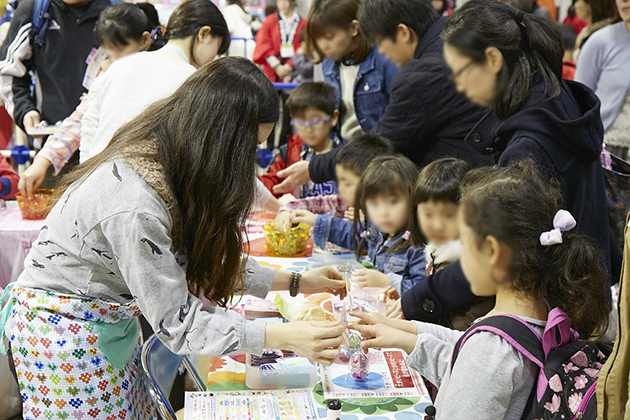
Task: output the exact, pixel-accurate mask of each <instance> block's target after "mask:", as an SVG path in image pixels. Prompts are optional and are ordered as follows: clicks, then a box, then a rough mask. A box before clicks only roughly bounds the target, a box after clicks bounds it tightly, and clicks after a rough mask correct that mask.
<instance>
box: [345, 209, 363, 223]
mask: <svg viewBox="0 0 630 420" xmlns="http://www.w3.org/2000/svg"><path fill="white" fill-rule="evenodd" d="M343 218H344V219H346V220H350V221H351V222H354V207H349V208H348V210H346V211H345V213H344V214H343ZM359 220H360V221H362V222H364V221H365V217H364V216H363V212H362V211H361V210H359Z"/></svg>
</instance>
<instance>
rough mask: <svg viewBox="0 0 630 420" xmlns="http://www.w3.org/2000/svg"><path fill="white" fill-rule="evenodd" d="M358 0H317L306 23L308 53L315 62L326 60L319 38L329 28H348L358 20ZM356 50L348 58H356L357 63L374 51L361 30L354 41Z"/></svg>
mask: <svg viewBox="0 0 630 420" xmlns="http://www.w3.org/2000/svg"><path fill="white" fill-rule="evenodd" d="M359 7H360V4H359V1H358V0H315V1H313V5H312V6H311V10H310V12H309V13H308V19H307V23H306V38H305V41H306V47H305V50H306V54H307V55H308V56H309V58H311V59H315V63H316V64H319V63H321V62H322V61H324V58H325V57H324V53H322V50H321V49H320V48H319V47H318V46H317V41H316V39H317V38H320V37H322V36H324V35H325V32H326V30H327V29H328V28H340V29H344V30H348V29H349V28H350V25H352V22H353V21H355V20H357V12H358V11H359ZM353 44H354V50H353V51H352V52H351V53H350V54H349V55H348V56H347V57H344V58H346V59H350V60H354V61H356V62H357V63H361V62H363V61H365V59H366V58H367V57H368V56H369V55H370V53H371V52H372V48H373V46H372V44H371V43H370V41H369V40H368V39H367V37H366V36H365V35H364V34H363V33H362V32H361V31H359V33H358V34H357V36H356V37H355V38H354V41H353Z"/></svg>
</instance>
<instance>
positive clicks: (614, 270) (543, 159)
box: [402, 75, 621, 322]
mask: <svg viewBox="0 0 630 420" xmlns="http://www.w3.org/2000/svg"><path fill="white" fill-rule="evenodd" d="M543 90H544V88H543V85H542V83H541V78H540V77H539V76H538V75H535V76H534V78H533V82H532V89H531V93H530V95H529V97H528V98H527V99H526V100H525V101H524V103H523V104H522V105H521V107H520V109H519V111H517V112H516V113H515V114H514V115H512V116H511V117H509V118H507V119H506V120H504V121H501V120H499V119H498V118H496V116H495V114H494V112H492V111H490V112H488V113H487V114H486V115H485V116H484V118H483V119H482V120H481V121H480V122H479V123H478V124H477V125H476V126H475V128H474V129H473V130H472V131H471V133H470V134H469V135H468V136H467V138H466V142H467V143H468V144H469V145H470V146H471V147H473V148H474V149H475V150H477V151H479V152H483V153H487V154H491V155H493V156H494V158H495V161H496V162H497V163H498V164H499V165H501V166H507V165H509V164H510V163H512V162H515V161H518V160H520V159H523V158H526V157H532V158H533V159H534V160H535V161H536V162H537V163H538V164H539V165H540V167H541V169H543V171H545V172H546V173H548V174H549V175H550V176H554V177H555V178H557V179H558V180H559V181H560V185H561V188H562V194H563V197H564V208H565V209H567V210H569V211H570V212H571V214H573V216H574V217H575V219H576V220H577V226H576V231H577V232H579V233H581V234H583V235H585V236H587V237H589V238H591V240H592V242H593V244H594V245H596V246H597V248H599V250H600V251H601V253H602V256H603V261H602V264H604V266H605V268H606V270H607V273H609V276H610V280H611V283H616V282H617V281H618V279H619V273H620V269H621V251H620V250H619V247H618V246H617V245H616V243H615V242H614V240H613V238H612V235H611V233H610V227H609V222H608V209H607V204H606V190H605V185H604V173H603V169H602V167H601V164H600V161H599V156H600V152H601V150H602V141H603V137H604V128H603V125H602V120H601V117H600V113H599V109H600V102H599V99H597V97H596V96H595V94H594V93H593V92H592V91H591V90H590V89H588V88H587V87H585V86H584V85H581V84H579V83H576V82H570V81H563V82H562V92H561V94H560V96H559V97H557V98H555V99H552V100H541V99H540V97H541V94H542V92H543ZM474 299H475V297H474V295H473V294H472V293H471V292H470V286H469V284H468V282H467V281H466V278H465V277H464V274H463V272H462V270H461V267H460V266H459V264H456V265H455V266H451V267H448V268H446V269H444V270H442V271H440V272H438V273H437V274H435V275H434V276H431V277H430V278H428V279H427V281H425V282H422V283H421V284H419V285H417V286H415V287H414V288H413V289H411V290H409V291H408V292H407V293H405V294H404V295H403V297H402V309H403V313H404V315H405V318H407V319H416V320H423V321H430V322H438V321H439V319H440V318H441V317H442V316H444V315H447V314H448V313H449V312H451V311H453V310H457V309H462V308H464V307H466V306H468V305H470V304H471V303H473V302H474Z"/></svg>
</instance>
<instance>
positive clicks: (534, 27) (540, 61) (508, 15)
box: [442, 0, 564, 119]
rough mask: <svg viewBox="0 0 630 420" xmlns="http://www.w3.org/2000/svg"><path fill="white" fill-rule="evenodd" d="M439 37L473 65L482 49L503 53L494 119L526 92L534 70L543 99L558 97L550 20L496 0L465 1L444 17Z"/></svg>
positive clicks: (555, 38)
mask: <svg viewBox="0 0 630 420" xmlns="http://www.w3.org/2000/svg"><path fill="white" fill-rule="evenodd" d="M442 38H443V39H444V42H446V43H447V44H449V45H451V46H453V47H455V48H457V50H458V51H459V52H460V53H461V54H463V55H464V56H467V57H469V58H470V59H472V60H474V61H475V62H478V63H484V62H485V60H486V50H487V49H488V48H489V47H496V48H498V49H499V51H501V54H502V55H503V68H502V69H501V72H500V73H499V75H498V80H497V94H496V99H495V104H494V109H495V111H496V113H497V115H498V116H499V118H502V119H504V118H507V117H509V116H510V115H512V114H514V113H515V112H516V110H517V109H518V108H519V106H520V105H521V104H522V102H523V101H524V100H525V98H526V97H527V95H528V94H529V92H530V88H531V81H532V75H533V73H534V72H539V73H540V75H541V77H542V81H543V84H544V93H543V97H544V98H545V99H552V98H555V97H557V96H558V95H560V91H561V81H562V57H563V56H564V48H563V44H562V38H561V36H560V32H559V31H558V29H557V27H556V25H555V24H554V23H553V22H552V21H551V20H549V19H546V18H544V17H538V16H534V15H532V14H527V13H524V12H522V11H519V10H517V9H515V8H513V7H511V6H508V5H505V4H502V3H500V2H498V1H496V0H475V1H470V2H468V3H466V4H465V5H464V6H462V8H461V9H459V10H457V11H456V12H455V13H454V14H453V16H451V18H450V19H449V20H448V22H447V24H446V26H445V27H444V31H443V32H442Z"/></svg>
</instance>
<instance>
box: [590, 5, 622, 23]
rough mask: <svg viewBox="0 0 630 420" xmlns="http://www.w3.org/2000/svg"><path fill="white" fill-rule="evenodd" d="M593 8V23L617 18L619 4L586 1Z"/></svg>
mask: <svg viewBox="0 0 630 420" xmlns="http://www.w3.org/2000/svg"><path fill="white" fill-rule="evenodd" d="M584 2H585V3H586V4H588V5H589V6H591V16H592V20H593V23H597V22H601V21H603V20H606V19H615V18H616V17H617V14H618V11H617V3H616V2H615V0H584Z"/></svg>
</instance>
